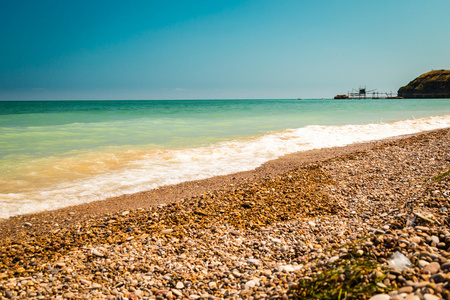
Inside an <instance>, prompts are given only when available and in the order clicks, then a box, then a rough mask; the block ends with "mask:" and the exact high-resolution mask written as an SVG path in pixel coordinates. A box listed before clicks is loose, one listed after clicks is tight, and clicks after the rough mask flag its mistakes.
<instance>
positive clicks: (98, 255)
mask: <svg viewBox="0 0 450 300" xmlns="http://www.w3.org/2000/svg"><path fill="white" fill-rule="evenodd" d="M91 253H92V255H94V256H97V257H103V256H105V254H103V252H101V251H99V250H97V249H92V250H91Z"/></svg>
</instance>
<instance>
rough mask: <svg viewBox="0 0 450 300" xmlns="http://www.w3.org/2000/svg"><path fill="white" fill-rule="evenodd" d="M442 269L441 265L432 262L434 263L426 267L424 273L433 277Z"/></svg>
mask: <svg viewBox="0 0 450 300" xmlns="http://www.w3.org/2000/svg"><path fill="white" fill-rule="evenodd" d="M440 268H441V266H440V265H439V263H437V262H432V263H430V264H429V265H427V266H425V267H424V268H423V272H424V273H425V274H431V275H433V274H436V273H437V272H438V271H439V269H440Z"/></svg>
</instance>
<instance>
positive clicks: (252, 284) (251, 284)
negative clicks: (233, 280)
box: [245, 280, 256, 289]
mask: <svg viewBox="0 0 450 300" xmlns="http://www.w3.org/2000/svg"><path fill="white" fill-rule="evenodd" d="M255 286H256V282H255V281H254V280H249V281H247V282H246V283H245V289H251V288H254V287H255Z"/></svg>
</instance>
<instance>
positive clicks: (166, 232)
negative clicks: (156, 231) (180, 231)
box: [161, 229, 173, 234]
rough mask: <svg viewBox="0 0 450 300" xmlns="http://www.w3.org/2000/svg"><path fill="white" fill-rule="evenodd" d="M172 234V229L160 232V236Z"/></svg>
mask: <svg viewBox="0 0 450 300" xmlns="http://www.w3.org/2000/svg"><path fill="white" fill-rule="evenodd" d="M172 232H173V229H164V230H161V234H170V233H172Z"/></svg>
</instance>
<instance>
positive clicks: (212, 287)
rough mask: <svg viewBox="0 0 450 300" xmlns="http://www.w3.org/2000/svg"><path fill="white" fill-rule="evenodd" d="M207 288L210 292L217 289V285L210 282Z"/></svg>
mask: <svg viewBox="0 0 450 300" xmlns="http://www.w3.org/2000/svg"><path fill="white" fill-rule="evenodd" d="M208 286H209V288H210V289H211V290H215V289H216V288H217V283H216V282H215V281H210V282H209V283H208Z"/></svg>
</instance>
